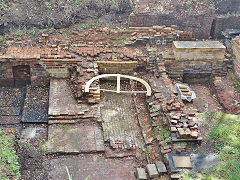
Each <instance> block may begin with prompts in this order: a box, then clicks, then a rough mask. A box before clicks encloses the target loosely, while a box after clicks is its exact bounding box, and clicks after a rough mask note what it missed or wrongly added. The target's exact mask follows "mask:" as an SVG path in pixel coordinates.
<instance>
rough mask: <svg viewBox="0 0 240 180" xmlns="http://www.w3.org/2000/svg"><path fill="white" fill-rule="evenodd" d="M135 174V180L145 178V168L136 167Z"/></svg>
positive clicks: (143, 179)
mask: <svg viewBox="0 0 240 180" xmlns="http://www.w3.org/2000/svg"><path fill="white" fill-rule="evenodd" d="M136 176H137V180H145V179H147V175H146V172H145V169H143V168H137V169H136Z"/></svg>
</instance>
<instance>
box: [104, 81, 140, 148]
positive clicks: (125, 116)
mask: <svg viewBox="0 0 240 180" xmlns="http://www.w3.org/2000/svg"><path fill="white" fill-rule="evenodd" d="M101 85H102V86H103V84H102V82H101ZM108 89H109V88H108ZM100 107H101V118H102V121H103V122H102V126H103V134H104V140H105V141H109V142H110V145H111V146H112V147H113V148H119V149H131V148H133V149H134V148H136V147H139V148H142V147H143V140H142V135H141V129H140V127H139V126H138V120H137V116H136V109H135V106H134V101H133V98H132V96H131V94H118V93H112V92H102V97H101V105H100Z"/></svg>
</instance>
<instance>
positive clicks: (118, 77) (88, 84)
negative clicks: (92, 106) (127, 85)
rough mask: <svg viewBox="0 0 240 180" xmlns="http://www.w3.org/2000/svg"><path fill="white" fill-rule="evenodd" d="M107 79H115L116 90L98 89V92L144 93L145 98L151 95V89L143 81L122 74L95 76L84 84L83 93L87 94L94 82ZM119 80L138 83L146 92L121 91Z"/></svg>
mask: <svg viewBox="0 0 240 180" xmlns="http://www.w3.org/2000/svg"><path fill="white" fill-rule="evenodd" d="M107 77H117V90H116V91H114V90H107V89H100V90H103V91H111V92H117V93H146V95H147V96H151V94H152V90H151V87H150V86H149V84H148V83H147V82H146V81H145V80H143V79H141V78H137V77H134V76H129V75H123V74H101V75H98V76H95V77H93V78H92V79H90V80H89V81H88V82H87V83H86V86H85V92H89V89H91V88H90V86H91V84H92V83H93V82H94V81H95V80H97V79H101V78H107ZM121 78H126V79H132V80H135V81H138V82H140V83H142V84H143V85H144V86H145V87H146V90H147V91H121V89H120V81H121Z"/></svg>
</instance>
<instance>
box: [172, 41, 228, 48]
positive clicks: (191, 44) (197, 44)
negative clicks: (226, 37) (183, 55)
mask: <svg viewBox="0 0 240 180" xmlns="http://www.w3.org/2000/svg"><path fill="white" fill-rule="evenodd" d="M173 44H174V46H175V47H176V48H219V49H225V48H226V47H225V46H224V45H223V44H222V43H220V42H219V41H174V42H173Z"/></svg>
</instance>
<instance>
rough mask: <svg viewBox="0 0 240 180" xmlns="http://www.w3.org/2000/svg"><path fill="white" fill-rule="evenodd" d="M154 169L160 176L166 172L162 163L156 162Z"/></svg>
mask: <svg viewBox="0 0 240 180" xmlns="http://www.w3.org/2000/svg"><path fill="white" fill-rule="evenodd" d="M156 167H157V170H158V172H159V173H160V174H161V173H166V172H167V169H166V166H165V164H164V163H163V162H162V161H157V162H156Z"/></svg>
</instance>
